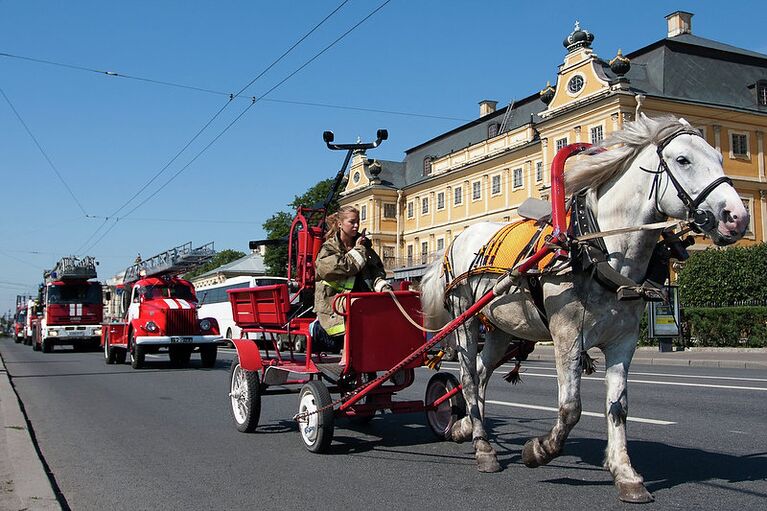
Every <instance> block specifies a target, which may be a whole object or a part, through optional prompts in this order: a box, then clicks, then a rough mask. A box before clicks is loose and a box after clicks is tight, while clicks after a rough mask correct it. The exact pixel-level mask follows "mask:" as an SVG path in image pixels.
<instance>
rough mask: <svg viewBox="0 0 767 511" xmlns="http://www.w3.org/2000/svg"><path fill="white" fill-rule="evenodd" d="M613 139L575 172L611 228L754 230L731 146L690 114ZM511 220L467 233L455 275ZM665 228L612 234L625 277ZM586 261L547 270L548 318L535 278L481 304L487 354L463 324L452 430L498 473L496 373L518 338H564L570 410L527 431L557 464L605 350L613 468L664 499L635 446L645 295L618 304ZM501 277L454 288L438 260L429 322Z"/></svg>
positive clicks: (620, 480) (559, 364)
mask: <svg viewBox="0 0 767 511" xmlns="http://www.w3.org/2000/svg"><path fill="white" fill-rule="evenodd" d="M602 145H603V146H604V147H606V148H611V149H609V150H607V151H604V152H602V153H599V154H594V155H591V156H587V157H584V158H581V161H578V162H575V163H574V164H573V165H572V166H571V168H570V169H569V170H568V171H567V172H565V183H566V190H567V193H568V194H574V193H576V192H578V191H586V193H587V198H588V199H587V202H588V205H589V207H590V209H591V211H592V212H593V215H594V217H596V220H597V223H598V226H599V228H600V231H601V232H606V231H609V230H613V229H619V228H624V227H629V226H637V225H639V224H650V223H653V222H658V221H661V220H666V219H668V218H672V219H680V220H685V221H690V222H691V223H692V224H694V225H696V226H697V229H698V230H699V231H701V232H703V233H705V234H706V235H707V236H709V237H710V238H711V239H712V240H713V241H714V243H716V244H717V245H727V244H731V243H734V242H735V241H737V240H738V239H740V238H741V237H742V236H743V234H744V233H745V231H746V228H747V226H748V224H749V213H748V211H747V210H746V209H745V207H744V206H743V203H742V201H741V199H740V197H739V196H738V193H737V192H736V191H735V189H734V188H733V187H732V186H731V183H730V181H729V179H727V178H726V177H724V172H723V170H722V155H721V154H720V153H719V152H718V151H716V150H715V149H714V148H712V147H711V146H710V145H709V144H708V143H706V141H705V140H704V139H703V138H702V137H701V136H699V133H698V132H697V131H696V130H694V129H692V127H691V126H690V125H689V124H688V123H687V122H686V121H684V120H683V119H681V120H680V119H675V118H673V117H664V118H659V119H650V118H647V117H645V116H644V115H642V116H640V118H639V119H638V120H636V121H634V122H628V123H626V126H625V128H624V129H623V130H622V131H619V132H616V133H615V134H613V135H612V136H611V137H610V138H609V139H608V140H606V141H604V143H603V144H602ZM502 226H503V224H497V223H479V224H475V225H472V226H470V227H469V228H467V229H466V230H465V231H464V232H462V233H461V234H460V236H458V237H456V239H455V240H454V241H453V243H452V244H451V246H450V247H448V249H447V254H448V260H449V262H450V264H451V266H452V274H453V275H460V274H462V273H464V272H466V271H468V270H469V269H470V268H471V265H472V261H473V260H474V258H475V256H476V254H477V252H478V250H479V249H480V248H481V247H483V246H484V245H485V244H486V243H487V242H488V241H489V240H490V238H491V237H492V236H493V234H495V233H496V232H497V231H498V230H499V229H500V228H501V227H502ZM659 237H660V230H634V231H632V232H627V233H623V234H619V235H613V236H609V237H604V238H603V241H604V244H605V245H606V248H607V250H606V254H605V255H606V258H607V261H608V263H609V265H610V266H611V267H612V268H613V269H614V270H616V271H617V272H618V273H620V275H622V276H624V277H628V278H629V279H632V280H633V281H635V282H638V283H639V282H642V281H643V279H644V277H645V275H646V272H647V270H648V264H649V262H650V258H651V255H652V252H653V249H654V247H655V245H656V243H657V241H658V239H659ZM576 267H577V265H575V266H574V267H572V268H570V269H569V270H565V271H557V272H549V273H544V274H542V275H541V276H540V284H541V287H542V292H543V308H544V312H545V316H546V317H547V318H548V325H547V324H546V322H545V321H544V320H543V319H542V317H541V314H539V310H538V309H537V308H536V305H535V303H534V301H533V300H532V299H531V294H530V289H529V286H528V285H527V284H526V281H525V280H519V281H517V283H516V286H515V287H512V288H511V290H510V291H509V292H506V293H505V294H501V295H500V296H499V297H497V298H496V299H494V300H493V301H492V302H490V304H489V305H487V306H486V307H485V308H484V309H483V310H482V313H483V314H484V315H485V317H486V318H487V320H489V322H490V323H491V324H492V327H493V328H490V329H489V331H488V333H487V334H486V340H485V346H484V348H483V349H482V351H481V353H480V354H479V356H477V336H478V333H479V324H480V321H479V320H478V319H477V318H476V317H474V318H473V319H471V320H469V321H468V322H466V323H465V324H463V325H462V326H460V327H459V328H458V329H457V330H456V332H455V336H456V341H457V344H458V353H459V359H460V364H461V384H462V386H463V395H464V397H465V400H466V406H467V414H468V415H467V416H466V417H464V418H463V419H462V420H460V421H459V422H456V423H455V424H454V425H453V428H452V431H451V436H452V439H453V440H454V441H457V442H460V441H464V440H468V439H470V438H471V439H472V440H473V442H474V449H475V457H476V461H477V465H478V469H479V471H481V472H496V471H499V470H500V465H499V464H498V461H497V458H496V454H495V451H494V450H493V448H492V447H491V446H490V444H489V442H488V441H487V436H486V432H485V427H484V425H483V419H484V408H485V391H486V388H487V382H488V380H489V378H490V376H491V374H492V371H493V370H494V369H495V368H496V367H497V365H498V362H499V361H500V360H501V359H502V358H503V357H504V354H505V353H506V350H507V348H508V346H509V343H510V342H511V341H512V339H525V340H530V341H539V340H553V342H554V350H555V355H556V368H557V378H558V383H559V413H558V416H557V420H556V424H555V425H554V427H553V428H552V429H551V431H550V432H549V433H548V434H547V435H543V436H540V437H537V438H533V439H530V440H528V441H527V443H526V444H525V446H524V449H523V454H522V459H523V461H524V463H525V465H527V466H528V467H537V466H539V465H542V464H546V463H548V462H549V461H551V460H552V459H553V458H555V457H556V456H558V455H559V453H560V452H561V449H562V446H563V444H564V442H565V440H566V438H567V436H568V434H569V433H570V431H571V430H572V428H573V427H574V426H575V424H576V423H577V422H578V420H579V419H580V415H581V398H580V384H581V373H582V371H583V367H582V363H584V362H585V361H584V360H582V358H585V357H587V356H586V355H585V350H588V349H589V348H592V347H598V348H599V349H601V350H602V352H603V353H604V356H605V364H606V368H605V383H606V387H607V397H606V403H605V406H606V412H605V413H606V419H607V433H608V434H607V438H608V440H607V449H606V452H605V461H604V466H605V468H607V469H608V470H609V471H610V472H611V473H612V476H613V479H614V481H615V485H616V486H617V488H618V492H619V498H620V499H621V500H624V501H628V502H649V501H651V500H653V497H652V495H651V494H650V493H649V492H648V491H647V489H646V488H645V486H644V480H643V478H642V476H641V475H640V474H638V473H637V472H636V471H635V470H634V468H633V467H632V466H631V461H630V459H629V455H628V451H627V447H626V417H627V415H628V398H627V388H626V379H627V375H628V370H629V365H630V363H631V359H632V356H633V355H634V350H635V349H636V344H637V339H638V336H639V322H640V318H641V316H642V311H643V307H644V304H645V302H644V300H642V299H639V300H633V301H619V300H618V299H617V295H616V293H615V291H614V290H608V289H607V288H606V287H604V286H603V285H600V284H599V283H598V282H597V281H596V280H595V279H594V278H593V277H592V274H591V273H590V272H585V271H578V270H577V269H576ZM496 282H497V275H489V274H484V275H474V276H471V277H469V278H468V279H467V280H465V281H464V282H463V283H461V284H459V285H457V286H455V287H452V286H451V288H450V289H449V291H448V292H447V293H446V292H445V289H446V279H445V276H444V271H443V262H442V261H440V260H437V261H436V262H435V263H433V264H432V265H431V266H430V267H429V268H428V270H427V272H426V274H425V276H424V278H423V282H422V298H421V299H422V304H423V309H424V314H425V316H426V318H427V323H429V321H428V320H429V319H431V321H430V323H431V326H439V325H442V324H445V323H446V322H447V321H449V320H450V319H452V318H454V317H456V316H458V315H459V314H460V313H461V312H463V311H465V310H466V309H467V308H468V307H469V306H471V304H472V303H474V302H475V301H476V300H477V299H478V298H479V297H480V296H482V295H483V294H484V293H486V292H487V291H488V290H490V289H491V288H492V287H493V285H494V284H495V283H496Z"/></svg>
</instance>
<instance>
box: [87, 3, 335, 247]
mask: <svg viewBox="0 0 767 511" xmlns="http://www.w3.org/2000/svg"><path fill="white" fill-rule="evenodd" d="M348 2H349V0H344V1H343V2H341V3H340V4H339V5H338V6H337V7H336V8H335V9H333V10H332V11H331V12H330V13H329V14H328V15H327V16H325V17H324V18H323V19H322V20H321V21H320V22H319V23H317V24H316V25H315V26H314V27H312V29H311V30H309V31H308V32H307V33H306V34H304V35H303V36H302V37H301V38H299V39H298V41H296V42H295V43H294V44H293V45H292V46H291V47H290V48H288V49H287V50H286V51H284V52H283V53H282V55H280V56H279V57H277V58H276V59H275V60H274V61H273V62H272V63H271V64H269V65H268V66H267V67H266V68H265V69H264V70H262V71H261V72H260V73H259V74H258V75H257V76H256V77H255V78H253V79H252V80H250V81H249V82H248V83H247V84H246V85H245V86H244V87H242V88H241V89H240V90H239V91H238V92H237V93H236V94H230V95H229V99H228V101H227V102H226V103H225V104H224V105H223V106H222V107H221V108H220V109H219V110H218V111H217V112H216V113H215V114H214V115H213V117H211V118H210V119H209V120H208V122H207V123H205V125H204V126H203V127H202V128H200V129H199V130H198V131H197V133H195V135H194V136H193V137H192V138H191V139H190V140H189V141H188V142H187V143H186V144H185V145H184V147H182V148H181V150H180V151H178V152H177V153H176V154H175V155H174V156H173V158H171V159H170V161H168V163H166V164H165V166H163V167H162V168H161V169H160V170H159V171H158V172H156V173H155V174H154V175H153V176H152V178H151V179H150V180H149V181H147V182H146V183H145V184H144V185H143V186H141V187H140V188H139V190H138V191H137V192H135V193H134V194H133V195H132V196H131V197H130V198H128V200H126V201H125V202H124V203H123V204H122V205H121V206H120V207H119V208H117V209H116V210H115V211H114V212H113V213H112V214H110V215H109V217H115V216H116V215H117V214H118V213H119V212H120V211H122V210H123V209H124V208H125V207H126V206H127V205H128V204H130V203H131V202H132V201H133V200H134V199H135V198H136V197H138V196H139V195H140V194H141V193H142V192H143V191H144V190H146V189H147V188H148V187H149V186H150V185H151V184H152V183H153V182H154V181H155V180H156V179H157V178H159V177H160V176H161V175H162V174H163V172H165V170H166V169H167V168H168V167H170V166H171V165H172V164H173V162H175V161H176V160H177V159H178V158H179V157H180V156H181V154H182V153H183V152H184V151H186V149H187V148H188V147H189V146H190V145H192V143H194V141H195V140H197V138H198V137H199V136H200V135H201V134H202V133H203V132H204V131H205V130H206V129H207V128H208V127H209V126H210V125H211V124H212V123H213V122H214V121H215V120H216V119H217V118H218V116H219V115H221V113H222V112H223V111H224V110H225V109H226V108H227V107H228V106H229V105H230V104H231V102H232V100H233V99H234V98H235V97H238V96H239V95H240V94H242V92H243V91H245V90H246V89H247V88H248V87H250V86H251V85H252V84H253V83H255V81H256V80H258V79H259V78H261V77H262V76H263V75H264V74H265V73H266V72H267V71H269V70H270V69H272V68H273V67H274V66H275V65H276V64H277V63H279V62H280V61H281V60H282V59H283V58H285V57H286V56H287V55H288V54H289V53H290V52H291V51H293V50H294V49H295V48H296V47H297V46H298V45H299V44H300V43H301V42H303V41H304V40H305V39H306V38H307V37H309V36H310V35H311V34H312V33H314V32H315V31H316V30H317V29H318V28H319V27H321V26H322V25H323V24H324V23H325V22H326V21H327V20H328V19H330V18H331V17H332V16H333V15H334V14H335V13H336V12H338V11H339V10H340V9H341V8H342V7H343V6H344V5H346V4H347V3H348ZM112 75H114V76H119V75H117V74H116V73H112ZM252 106H253V103H251V104H250V105H249V106H248V107H247V108H246V109H245V110H244V111H243V112H242V113H241V114H240V115H239V116H238V117H237V118H236V119H235V120H237V119H239V118H240V117H242V115H243V114H244V113H245V112H247V111H248V110H249V109H250V108H251V107H252ZM232 124H233V123H230V125H229V126H227V127H226V128H225V129H224V130H223V131H222V132H221V133H220V134H219V135H218V136H217V137H216V138H215V139H214V141H215V140H218V138H219V137H220V136H221V135H223V134H224V133H225V132H226V131H228V130H229V128H230V127H231V125H232ZM210 145H211V144H208V145H207V146H206V147H205V148H204V149H203V151H201V152H200V153H198V154H197V156H195V158H194V159H193V160H192V161H194V160H196V159H197V157H199V155H200V154H202V152H204V151H205V150H206V149H207V148H208V147H210ZM190 164H191V162H190V163H187V165H186V166H185V167H183V168H186V167H188V166H189V165H190ZM178 174H179V173H177V174H176V175H178ZM171 180H172V179H171ZM171 180H169V181H168V182H166V184H165V185H163V186H162V187H160V189H162V188H164V187H165V186H166V185H167V183H169V182H170V181H171ZM156 194H157V193H156V192H155V193H153V194H152V195H150V197H153V196H154V195H156ZM145 202H146V200H145V201H143V202H141V203H140V205H141V204H144V203H145ZM140 205H139V206H140ZM135 209H136V208H133V209H132V210H131V211H130V212H129V213H128V214H130V213H132V212H133V211H135ZM123 216H127V215H123ZM109 217H107V218H106V220H105V222H104V223H102V224H101V225H100V226H99V227H98V228H97V229H96V230H95V231H94V232H93V234H91V236H90V237H89V238H88V239H87V240H86V242H85V243H83V244H82V246H81V248H80V249H78V250H77V252H80V251H81V250H82V247H83V246H85V245H87V244H88V242H89V241H90V240H91V239H93V238H94V237H95V236H96V234H97V233H98V232H99V231H100V230H101V229H102V228H103V227H104V225H106V222H107V221H108V220H109ZM118 220H119V219H117V220H115V221H114V222H113V223H112V225H111V226H110V227H109V228H108V229H107V230H106V231H105V232H104V233H103V234H102V235H101V236H100V237H99V238H98V240H97V241H96V242H95V243H94V244H93V245H92V246H91V247H90V248H88V250H91V249H92V248H93V246H95V245H96V244H98V243H99V242H100V241H101V240H102V239H103V238H104V236H106V234H107V233H109V231H111V230H112V229H114V227H115V226H116V225H117V222H118Z"/></svg>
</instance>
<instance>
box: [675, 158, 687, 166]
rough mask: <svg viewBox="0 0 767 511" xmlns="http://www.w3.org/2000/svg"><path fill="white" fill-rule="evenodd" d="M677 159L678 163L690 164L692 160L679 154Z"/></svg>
mask: <svg viewBox="0 0 767 511" xmlns="http://www.w3.org/2000/svg"><path fill="white" fill-rule="evenodd" d="M676 161H677V163H678V164H680V165H689V164H690V160H688V159H687V158H685V157H684V156H679V157H677V159H676Z"/></svg>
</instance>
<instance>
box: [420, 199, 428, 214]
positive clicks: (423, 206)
mask: <svg viewBox="0 0 767 511" xmlns="http://www.w3.org/2000/svg"><path fill="white" fill-rule="evenodd" d="M428 212H429V198H428V197H424V198H423V199H421V214H422V215H425V214H426V213H428Z"/></svg>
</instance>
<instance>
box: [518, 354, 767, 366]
mask: <svg viewBox="0 0 767 511" xmlns="http://www.w3.org/2000/svg"><path fill="white" fill-rule="evenodd" d="M590 354H591V355H592V357H593V358H594V360H595V361H596V362H597V363H598V364H600V365H601V367H604V363H605V359H604V357H602V356H601V355H597V356H594V354H593V353H591V352H590ZM527 359H528V360H536V361H539V362H554V361H555V360H554V354H553V353H552V354H545V353H544V354H540V353H539V354H536V353H535V352H533V353H531V354H530V355H529V356H528V358H527ZM631 362H632V367H633V365H635V364H642V365H651V366H677V367H718V368H722V369H767V362H765V361H746V360H694V359H688V358H676V359H675V358H656V357H651V358H645V357H634V359H633V360H632V361H631Z"/></svg>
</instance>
